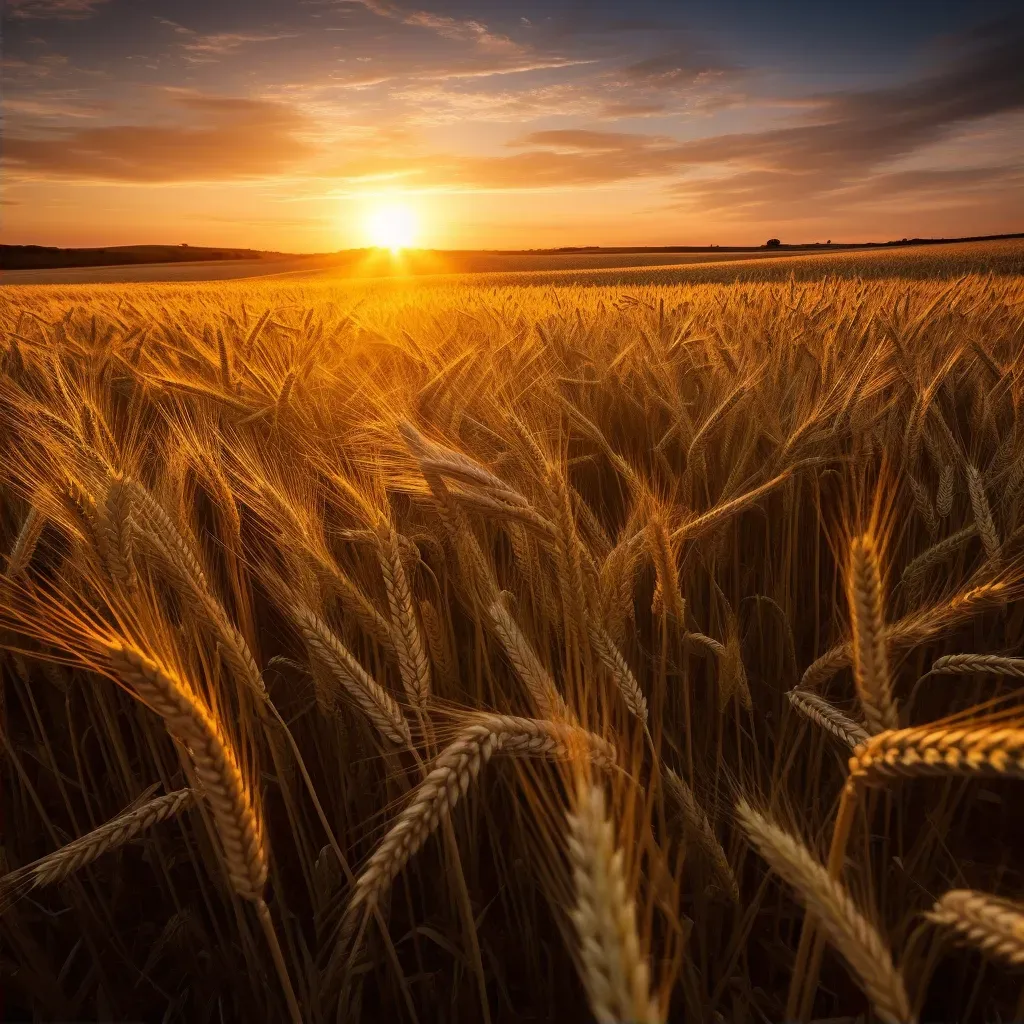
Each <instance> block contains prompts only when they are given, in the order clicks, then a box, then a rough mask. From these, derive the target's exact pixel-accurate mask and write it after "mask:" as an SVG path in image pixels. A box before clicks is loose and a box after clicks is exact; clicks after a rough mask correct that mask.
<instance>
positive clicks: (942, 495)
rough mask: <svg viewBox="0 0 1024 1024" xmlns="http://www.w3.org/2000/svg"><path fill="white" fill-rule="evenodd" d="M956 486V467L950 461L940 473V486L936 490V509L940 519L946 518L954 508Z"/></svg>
mask: <svg viewBox="0 0 1024 1024" xmlns="http://www.w3.org/2000/svg"><path fill="white" fill-rule="evenodd" d="M955 486H956V467H955V466H954V465H953V464H952V463H950V464H949V465H946V466H943V467H942V472H941V473H940V474H939V487H938V490H937V491H936V492H935V511H936V512H937V513H938V515H939V518H940V519H945V518H946V517H947V516H948V515H949V513H950V512H951V511H952V510H953V489H954V487H955Z"/></svg>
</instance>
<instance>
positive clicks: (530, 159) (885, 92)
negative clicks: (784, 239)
mask: <svg viewBox="0 0 1024 1024" xmlns="http://www.w3.org/2000/svg"><path fill="white" fill-rule="evenodd" d="M979 43H980V44H983V45H976V46H975V47H973V48H972V49H971V50H970V52H968V53H967V54H964V55H961V56H960V57H958V58H957V59H955V60H952V61H950V62H949V63H948V64H947V66H945V67H942V68H939V69H938V70H935V71H933V72H932V73H931V74H929V75H926V76H923V77H921V78H918V79H916V80H913V81H910V82H907V83H904V84H901V85H894V86H889V87H887V88H883V89H874V90H865V91H859V92H841V93H833V94H830V95H826V96H820V97H818V98H817V100H816V102H815V104H814V105H813V106H812V107H810V108H809V109H806V110H803V109H802V110H801V113H800V120H799V121H798V122H796V123H795V124H791V125H788V126H786V127H781V128H774V129H769V130H766V131H760V132H744V133H735V134H727V135H718V136H709V137H706V138H701V139H695V140H692V141H684V142H681V141H677V140H675V139H673V138H671V137H669V136H665V135H649V134H640V133H622V132H595V131H591V130H581V129H573V130H559V131H543V132H534V133H531V134H529V135H526V136H524V137H522V138H520V139H518V140H516V141H515V142H514V143H513V145H514V147H515V148H519V149H521V150H523V151H522V152H520V153H517V154H515V155H511V156H492V157H488V156H484V157H474V158H465V159H454V160H452V161H450V162H449V163H448V164H447V165H446V166H447V167H448V168H449V170H450V172H451V173H452V174H454V175H455V176H456V178H457V180H458V181H460V182H462V183H464V184H466V185H467V186H470V185H471V186H474V187H479V188H486V189H493V188H507V189H515V188H517V187H519V188H522V187H524V186H526V187H546V188H557V187H563V188H568V187H573V186H586V185H610V184H615V183H619V182H625V181H630V180H636V179H640V178H651V177H665V178H675V179H676V184H675V185H674V186H673V189H674V194H675V195H676V196H678V197H680V199H689V200H692V201H695V202H696V201H697V200H699V201H700V202H701V203H702V204H703V205H704V206H705V207H714V208H716V209H725V208H729V207H731V208H733V209H740V208H741V207H742V208H744V209H748V210H749V208H750V207H751V206H760V207H764V208H769V207H771V206H772V204H777V203H783V202H792V203H795V204H803V205H806V204H807V202H809V201H811V200H814V199H815V198H818V197H824V196H832V197H838V198H841V197H842V196H843V194H844V193H846V192H849V191H850V190H852V189H854V188H856V187H860V186H862V184H863V182H865V181H866V180H869V179H875V180H877V181H879V182H885V181H886V180H888V182H889V187H890V188H893V189H895V188H897V187H899V186H900V182H901V181H910V180H912V179H910V178H899V177H889V178H888V179H886V177H885V175H886V174H887V173H889V172H890V170H891V166H890V165H892V164H894V163H895V162H897V161H898V160H900V159H901V158H903V157H906V156H908V155H910V154H913V153H917V152H918V151H920V150H922V149H924V148H925V147H927V146H929V145H931V144H934V143H936V142H938V141H941V140H942V139H945V138H947V137H948V136H949V135H950V134H951V133H953V132H955V131H956V130H958V129H961V128H962V127H963V126H964V125H966V124H968V123H971V122H974V121H977V120H979V119H982V118H986V117H989V116H991V115H995V114H1000V113H1004V112H1007V111H1012V110H1017V109H1021V108H1024V64H1022V62H1021V61H1020V59H1019V55H1020V53H1021V52H1024V31H1021V29H1019V28H1018V29H1015V30H1013V31H1010V30H1008V29H1006V28H1004V29H1003V31H1002V32H1000V33H998V34H996V33H990V34H988V35H986V36H985V37H984V38H983V39H980V40H979ZM921 180H922V187H923V181H924V179H921Z"/></svg>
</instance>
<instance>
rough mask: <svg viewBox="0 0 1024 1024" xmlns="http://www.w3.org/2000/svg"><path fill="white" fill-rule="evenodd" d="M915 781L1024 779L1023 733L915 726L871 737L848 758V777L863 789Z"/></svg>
mask: <svg viewBox="0 0 1024 1024" xmlns="http://www.w3.org/2000/svg"><path fill="white" fill-rule="evenodd" d="M919 775H1004V776H1011V777H1015V778H1021V777H1024V729H1021V728H1017V727H1015V726H1014V725H1010V726H1001V725H991V726H977V725H975V726H974V727H955V728H950V727H937V726H934V725H925V726H919V727H917V728H914V729H896V730H893V731H890V732H883V733H879V734H878V735H877V736H871V737H870V738H869V739H868V741H867V742H866V743H862V744H861V745H860V746H859V747H857V749H856V750H854V752H853V756H852V757H851V758H850V777H851V779H852V780H855V781H863V782H865V783H867V784H869V785H870V784H873V783H877V782H879V781H880V780H883V779H887V778H896V777H900V776H904V777H913V776H919Z"/></svg>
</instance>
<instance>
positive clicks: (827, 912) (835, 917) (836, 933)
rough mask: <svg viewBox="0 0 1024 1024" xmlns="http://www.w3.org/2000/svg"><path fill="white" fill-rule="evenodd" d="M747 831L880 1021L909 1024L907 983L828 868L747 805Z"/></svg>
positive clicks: (741, 810) (742, 814)
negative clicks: (822, 933)
mask: <svg viewBox="0 0 1024 1024" xmlns="http://www.w3.org/2000/svg"><path fill="white" fill-rule="evenodd" d="M736 814H737V817H738V819H739V823H740V825H741V827H742V828H743V831H744V832H745V833H746V834H747V837H748V838H749V839H750V841H751V842H752V843H753V844H754V846H756V847H757V849H758V851H759V852H760V854H761V856H762V857H764V859H765V860H766V861H767V862H768V863H769V864H770V865H771V867H772V869H773V870H774V871H776V872H777V873H778V874H779V875H780V876H781V877H782V878H783V879H784V880H785V881H786V883H787V884H789V885H790V886H791V887H792V888H793V889H794V890H795V891H796V893H797V895H798V896H799V897H800V900H801V902H802V903H803V904H804V905H805V907H806V909H807V911H808V914H809V915H810V914H813V915H814V917H815V918H816V919H817V920H818V921H819V922H820V925H821V927H823V928H824V929H825V931H826V932H827V934H828V937H829V939H830V940H831V941H832V943H833V945H834V946H835V947H836V949H837V950H838V951H839V952H840V953H841V954H842V956H843V958H844V959H845V960H846V962H847V963H848V964H849V965H850V968H851V969H852V971H853V973H854V975H855V977H856V978H857V980H858V981H859V982H860V985H861V987H862V988H863V990H864V992H865V994H866V995H867V996H868V998H869V999H870V1000H871V1003H872V1005H873V1006H874V1008H875V1012H876V1013H877V1014H878V1016H879V1017H880V1018H881V1019H882V1020H884V1021H887V1022H888V1024H910V1022H913V1021H914V1015H913V1013H912V1012H911V1009H910V1001H909V999H908V998H907V993H906V989H905V988H904V985H903V978H902V977H901V976H900V973H899V972H898V971H897V970H896V968H895V966H894V965H893V962H892V956H891V954H890V952H889V950H888V948H887V946H886V944H885V942H884V940H883V939H882V937H881V936H880V935H879V934H878V932H877V931H876V930H875V928H874V927H873V926H872V925H871V923H870V922H869V921H868V920H867V918H865V917H864V915H863V914H862V913H861V912H860V911H859V910H858V909H857V907H856V906H855V905H854V902H853V900H852V899H851V898H850V895H849V893H847V891H846V890H845V889H844V888H843V887H842V885H840V884H839V882H837V881H835V880H834V879H832V878H830V877H829V874H828V872H827V871H826V870H825V868H824V866H823V865H821V864H820V863H818V860H817V858H815V857H814V856H813V855H812V854H811V852H810V851H809V850H808V849H807V848H806V847H805V846H804V845H803V844H802V843H800V842H798V841H797V840H796V839H795V838H794V837H793V836H791V835H789V834H788V833H787V832H784V831H783V830H782V829H781V828H779V827H778V826H777V825H775V824H773V823H772V822H771V821H769V820H768V819H767V818H765V817H764V816H763V815H761V814H759V813H758V812H757V811H755V810H754V809H753V808H751V807H750V805H749V804H748V803H747V802H746V801H745V800H740V802H739V803H738V804H737V806H736Z"/></svg>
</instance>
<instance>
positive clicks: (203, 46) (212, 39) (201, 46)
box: [181, 32, 298, 56]
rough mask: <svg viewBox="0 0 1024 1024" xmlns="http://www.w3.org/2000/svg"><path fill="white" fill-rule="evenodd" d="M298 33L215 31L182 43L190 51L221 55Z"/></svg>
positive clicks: (207, 54) (293, 36)
mask: <svg viewBox="0 0 1024 1024" xmlns="http://www.w3.org/2000/svg"><path fill="white" fill-rule="evenodd" d="M297 35H298V33H297V32H280V33H259V32H214V33H211V34H210V35H196V36H195V38H193V39H190V40H189V41H188V42H187V43H182V44H181V48H182V49H183V50H185V51H187V52H188V53H194V54H200V55H203V56H220V55H222V54H226V53H234V52H235V51H236V50H238V49H240V48H241V47H243V46H246V45H247V44H249V43H272V42H274V41H275V40H278V39H295V38H296V37H297Z"/></svg>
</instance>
